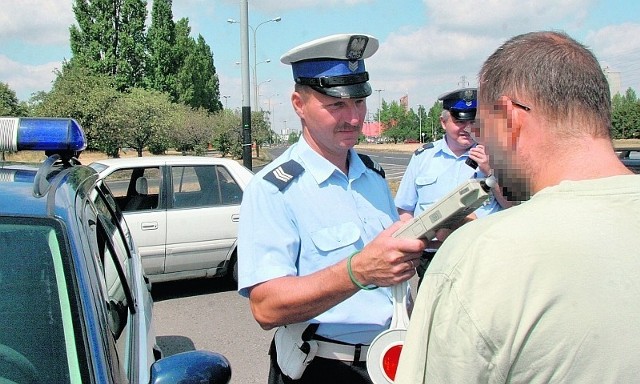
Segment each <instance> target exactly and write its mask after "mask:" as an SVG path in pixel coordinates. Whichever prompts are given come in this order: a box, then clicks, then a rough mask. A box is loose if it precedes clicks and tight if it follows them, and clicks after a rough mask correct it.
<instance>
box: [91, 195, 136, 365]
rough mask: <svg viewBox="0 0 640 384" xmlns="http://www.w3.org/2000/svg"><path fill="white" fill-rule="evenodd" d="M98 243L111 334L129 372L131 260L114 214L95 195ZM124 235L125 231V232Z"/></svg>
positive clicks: (120, 357)
mask: <svg viewBox="0 0 640 384" xmlns="http://www.w3.org/2000/svg"><path fill="white" fill-rule="evenodd" d="M95 206H96V208H97V209H98V222H97V231H96V232H97V244H98V249H99V253H100V257H99V258H100V260H102V263H103V264H102V273H103V275H102V277H103V279H104V280H103V284H104V287H105V289H106V302H105V306H106V313H107V314H108V322H109V327H110V330H111V334H112V336H113V338H114V340H115V344H116V350H117V353H118V359H119V363H120V364H121V367H122V368H123V369H124V370H125V371H126V372H127V373H128V370H129V366H130V364H129V360H130V359H133V358H134V357H133V356H130V353H129V351H128V348H130V346H131V345H132V343H133V342H134V335H133V329H134V328H133V327H134V324H133V319H132V309H131V308H130V306H131V305H132V302H131V294H132V293H131V291H130V290H129V285H128V282H129V281H131V276H130V273H131V270H130V268H131V264H130V259H129V254H128V252H127V249H128V245H127V242H126V240H125V238H123V237H122V234H121V233H120V231H119V230H118V222H117V218H116V217H114V215H113V214H112V212H111V210H109V208H108V206H107V203H106V202H105V201H104V200H103V199H102V196H100V195H99V196H98V197H97V199H96V200H95ZM125 235H126V232H125Z"/></svg>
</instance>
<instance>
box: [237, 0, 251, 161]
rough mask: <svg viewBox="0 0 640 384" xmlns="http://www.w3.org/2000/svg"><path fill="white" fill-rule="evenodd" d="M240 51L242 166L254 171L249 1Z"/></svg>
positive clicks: (243, 5) (243, 10)
mask: <svg viewBox="0 0 640 384" xmlns="http://www.w3.org/2000/svg"><path fill="white" fill-rule="evenodd" d="M240 51H241V62H242V164H243V165H244V166H245V167H247V168H249V169H252V164H251V163H252V159H251V157H252V156H253V154H252V151H251V100H250V98H251V87H250V85H249V1H248V0H240Z"/></svg>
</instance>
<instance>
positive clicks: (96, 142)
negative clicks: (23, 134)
mask: <svg viewBox="0 0 640 384" xmlns="http://www.w3.org/2000/svg"><path fill="white" fill-rule="evenodd" d="M113 80H114V79H113V77H110V76H106V75H96V74H94V73H92V72H91V71H90V70H89V69H87V68H84V67H80V66H78V65H73V64H69V65H65V66H64V67H63V70H62V72H58V73H57V77H56V80H55V81H54V83H53V87H52V89H51V91H50V92H49V93H46V94H44V93H43V94H39V95H37V97H38V99H39V101H38V103H37V105H35V106H34V108H33V111H32V112H33V115H34V116H55V117H71V118H74V119H75V120H76V121H77V122H78V123H79V124H80V125H81V126H82V128H83V129H84V131H85V133H86V135H87V140H88V146H89V148H88V149H91V150H100V151H105V152H107V153H109V144H110V140H107V141H106V142H105V141H103V139H102V137H103V135H102V133H101V132H100V127H101V124H102V119H103V118H104V116H105V115H106V114H107V113H108V111H109V110H110V109H111V108H112V106H113V104H114V103H115V102H116V101H117V99H118V98H119V97H120V96H121V94H120V93H119V92H117V91H116V89H115V84H114V81H113Z"/></svg>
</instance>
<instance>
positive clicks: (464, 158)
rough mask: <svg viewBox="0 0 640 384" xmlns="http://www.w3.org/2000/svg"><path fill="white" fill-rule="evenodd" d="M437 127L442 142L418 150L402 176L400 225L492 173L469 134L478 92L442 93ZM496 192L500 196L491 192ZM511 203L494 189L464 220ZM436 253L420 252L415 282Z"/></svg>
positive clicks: (398, 197) (398, 199)
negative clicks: (474, 180) (462, 184)
mask: <svg viewBox="0 0 640 384" xmlns="http://www.w3.org/2000/svg"><path fill="white" fill-rule="evenodd" d="M439 100H441V101H442V108H443V111H442V114H441V115H440V124H441V125H442V128H443V129H444V131H445V135H444V137H443V138H442V139H440V140H437V141H435V142H433V143H427V144H425V145H423V146H421V147H420V148H418V149H417V150H416V151H415V152H414V154H413V156H412V157H411V160H410V162H409V165H408V166H407V170H406V172H405V174H404V176H403V177H402V181H401V182H400V186H399V187H398V192H397V193H396V197H395V204H396V207H397V208H398V213H399V214H400V218H401V219H402V220H408V219H410V218H412V217H415V216H417V215H419V214H420V213H421V212H423V211H425V210H427V209H428V208H429V207H430V206H431V205H433V204H434V203H436V202H437V201H438V200H439V199H441V198H442V197H444V196H446V195H447V194H448V193H450V192H451V191H453V190H454V189H455V188H456V187H457V186H458V185H460V184H461V183H463V182H464V181H465V180H468V179H473V178H485V177H489V176H491V174H492V170H491V165H490V163H489V158H488V156H487V155H486V153H485V150H484V146H483V145H481V144H478V143H477V142H476V141H475V139H474V137H473V135H472V132H471V130H472V128H474V126H475V118H476V108H477V89H476V88H462V89H457V90H455V91H452V92H448V93H445V94H443V95H441V96H440V97H439ZM496 191H498V193H494V192H496ZM508 205H509V203H508V202H507V201H506V200H505V199H504V198H503V197H502V194H501V193H499V187H494V190H493V191H492V193H491V198H490V199H489V200H488V201H487V202H486V203H485V204H484V205H483V206H482V207H480V208H478V209H477V210H476V211H475V212H474V213H472V214H471V215H470V217H469V218H468V219H471V220H472V219H476V218H479V217H483V216H486V215H488V214H490V213H493V212H497V211H499V210H500V209H502V208H503V207H507V206H508ZM435 251H436V250H435V249H427V250H425V252H424V253H423V256H422V258H421V260H420V265H419V266H418V267H417V272H418V276H419V277H420V280H419V283H418V285H419V284H420V282H421V281H422V277H423V275H424V271H425V270H426V268H427V266H428V265H429V262H430V261H431V259H432V258H433V256H434V255H435Z"/></svg>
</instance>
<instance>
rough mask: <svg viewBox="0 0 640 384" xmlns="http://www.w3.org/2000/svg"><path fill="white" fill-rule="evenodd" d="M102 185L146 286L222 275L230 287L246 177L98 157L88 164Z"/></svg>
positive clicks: (201, 162) (158, 160)
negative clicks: (120, 216) (125, 227)
mask: <svg viewBox="0 0 640 384" xmlns="http://www.w3.org/2000/svg"><path fill="white" fill-rule="evenodd" d="M90 167H92V168H93V169H95V170H96V171H97V172H98V173H99V175H100V179H102V180H104V181H105V183H106V184H107V185H108V186H109V188H110V189H111V191H112V192H113V195H114V196H115V201H116V203H117V204H118V206H119V207H120V208H121V209H122V211H123V212H124V217H125V219H126V221H127V223H128V224H129V227H130V228H131V232H132V234H133V238H134V240H135V241H136V244H137V245H138V249H139V252H140V257H141V258H142V265H143V267H144V270H145V272H146V273H147V275H148V276H149V278H150V279H151V281H152V282H162V281H170V280H181V279H192V278H202V277H216V276H224V277H227V278H228V279H229V280H230V281H234V282H237V280H238V269H237V262H236V260H237V255H236V244H237V236H238V221H239V220H240V203H241V201H242V193H243V190H244V188H245V187H246V186H247V184H248V183H249V180H250V179H251V177H252V176H253V173H252V172H251V171H250V170H249V169H247V168H245V167H244V166H242V165H241V164H240V163H238V162H237V161H235V160H231V159H226V158H214V157H198V156H149V157H136V158H120V159H105V160H100V161H95V162H93V163H91V164H90Z"/></svg>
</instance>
